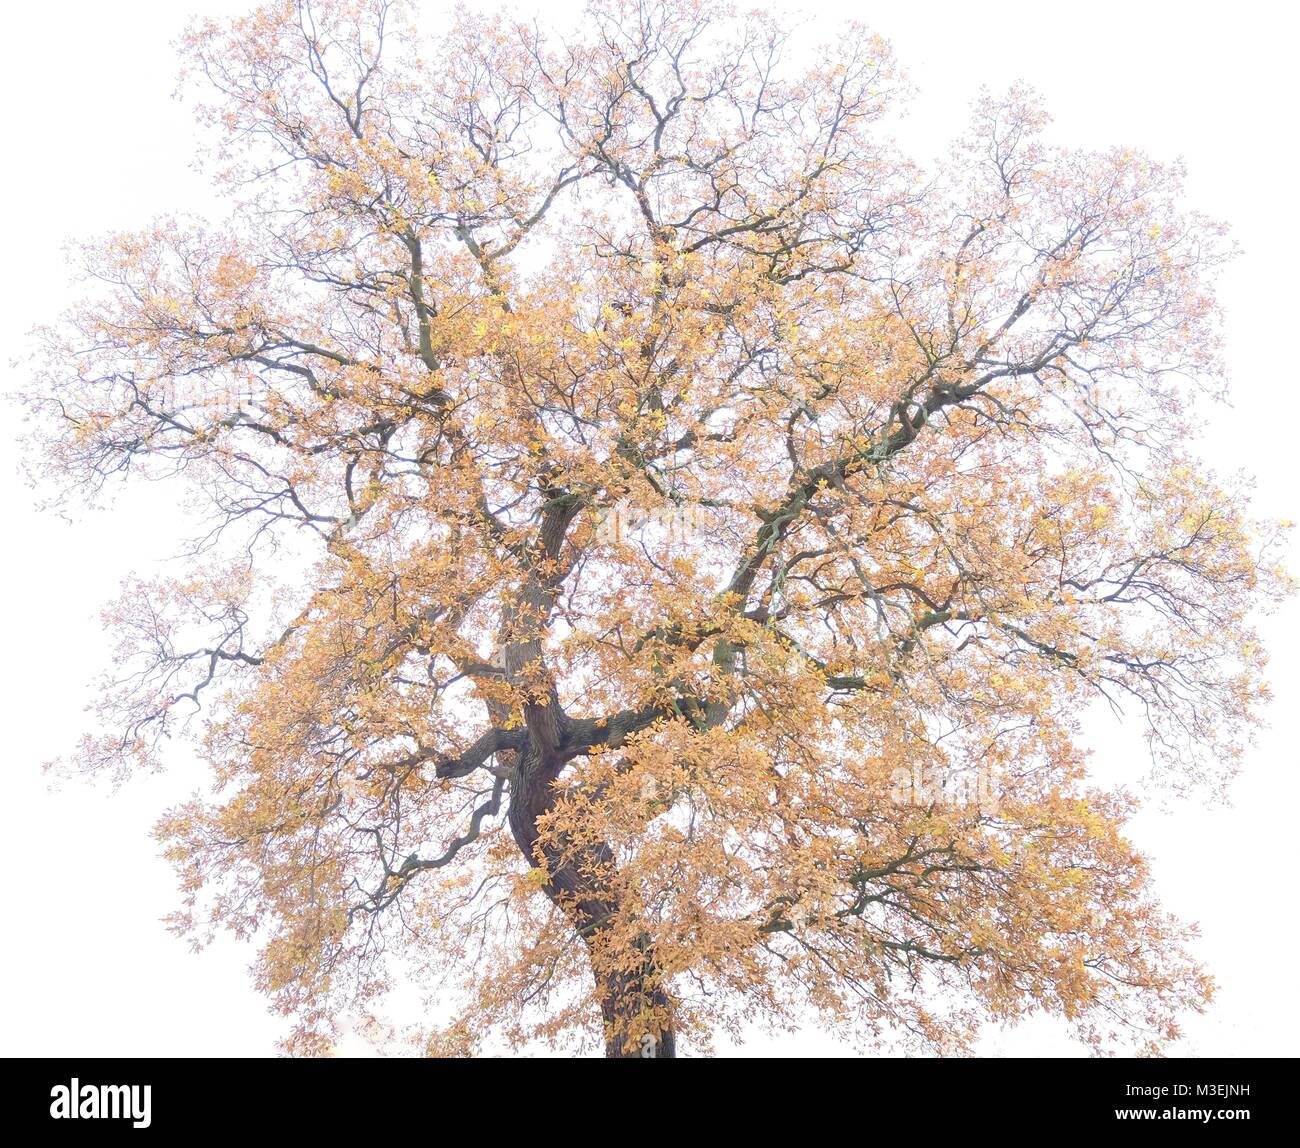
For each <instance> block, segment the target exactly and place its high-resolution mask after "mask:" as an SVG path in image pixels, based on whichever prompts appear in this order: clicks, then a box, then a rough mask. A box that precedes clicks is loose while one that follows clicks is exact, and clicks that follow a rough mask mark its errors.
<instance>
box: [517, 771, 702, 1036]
mask: <svg viewBox="0 0 1300 1148" xmlns="http://www.w3.org/2000/svg"><path fill="white" fill-rule="evenodd" d="M558 773H559V768H558V767H547V766H546V764H545V763H544V761H543V759H542V756H541V755H540V754H539V753H538V752H537V751H536V749H535V747H533V746H529V747H528V748H526V749H525V750H524V751H523V752H522V753H520V755H519V760H518V764H517V766H516V768H515V771H514V776H513V777H512V779H511V783H510V790H511V793H510V810H509V814H508V816H509V821H510V829H511V832H512V833H513V835H514V838H515V842H516V844H518V846H519V849H520V851H521V852H522V853H523V855H524V857H525V858H527V860H528V863H529V864H530V865H532V866H533V867H534V868H542V867H544V868H545V870H546V873H547V882H546V884H545V885H544V886H543V888H544V890H545V892H546V895H547V896H548V897H550V899H551V900H552V901H553V902H554V903H555V904H556V905H557V906H558V907H559V908H560V909H561V910H562V911H563V912H564V914H565V915H566V916H567V917H568V918H569V920H570V921H572V922H573V927H574V929H575V930H576V931H577V933H578V935H579V936H580V937H581V938H582V939H583V941H584V942H585V943H586V945H587V949H588V951H589V952H590V953H591V955H592V973H593V976H594V977H595V980H596V990H597V994H598V996H599V999H600V1011H601V1015H602V1017H603V1018H604V1021H605V1056H606V1057H610V1058H615V1059H630V1058H637V1057H639V1058H641V1059H645V1060H650V1059H656V1060H657V1059H660V1058H664V1057H674V1058H675V1057H676V1055H677V1041H676V1034H675V1033H674V1030H673V1025H672V1020H671V1017H672V1001H671V1000H670V999H669V997H668V994H667V993H666V992H665V991H664V989H663V987H662V985H661V984H660V983H659V970H658V967H657V966H656V963H655V956H654V947H653V945H652V944H651V942H650V938H649V937H648V936H647V937H644V938H642V942H641V951H642V953H643V954H644V961H643V963H642V966H641V968H640V970H639V971H635V972H630V973H629V972H618V973H612V974H609V973H603V972H602V971H601V970H600V968H599V957H598V955H597V951H598V947H599V942H600V935H601V933H602V932H603V931H604V930H605V929H606V928H607V927H608V924H609V922H610V921H612V920H614V919H615V918H616V916H617V914H618V913H619V904H618V899H617V897H616V896H615V895H614V893H613V891H612V888H611V884H610V881H609V876H610V875H611V874H612V873H613V870H614V854H613V850H611V849H610V847H609V846H608V845H607V844H606V843H605V842H603V841H601V842H598V843H596V844H595V845H591V846H587V847H584V848H583V849H582V850H581V852H580V853H579V854H578V855H577V856H576V857H575V856H574V855H573V853H572V852H571V851H570V852H568V853H566V851H564V850H562V849H558V848H556V847H555V846H554V845H547V844H544V845H543V846H542V847H541V849H540V850H539V849H538V831H537V819H538V817H539V816H541V815H542V814H543V813H546V812H549V811H550V809H551V808H552V807H553V805H554V803H555V789H554V785H553V782H554V781H555V777H556V776H557V775H558ZM539 852H540V853H541V855H542V856H541V857H540V858H539V856H538V853H539ZM647 1012H648V1013H650V1015H651V1016H654V1017H667V1018H668V1019H667V1020H664V1021H662V1022H661V1023H656V1024H654V1025H653V1026H652V1030H651V1031H646V1030H645V1028H644V1024H643V1022H642V1021H641V1018H643V1017H644V1016H645V1015H646V1014H647Z"/></svg>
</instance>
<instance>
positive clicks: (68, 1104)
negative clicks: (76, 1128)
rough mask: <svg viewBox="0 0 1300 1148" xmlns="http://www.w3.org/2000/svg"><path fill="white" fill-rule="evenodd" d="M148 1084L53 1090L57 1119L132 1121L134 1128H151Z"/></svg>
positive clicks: (61, 1086) (70, 1086)
mask: <svg viewBox="0 0 1300 1148" xmlns="http://www.w3.org/2000/svg"><path fill="white" fill-rule="evenodd" d="M150 1091H151V1086H150V1085H148V1084H82V1083H80V1081H78V1080H77V1078H76V1077H75V1076H74V1077H73V1078H72V1082H71V1083H70V1084H56V1085H55V1086H54V1087H53V1088H51V1089H50V1097H51V1099H52V1101H53V1102H52V1103H51V1104H50V1117H51V1118H52V1119H54V1120H130V1121H131V1127H133V1128H148V1127H149V1121H150V1116H149V1101H150Z"/></svg>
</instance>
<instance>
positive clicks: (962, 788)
mask: <svg viewBox="0 0 1300 1148" xmlns="http://www.w3.org/2000/svg"><path fill="white" fill-rule="evenodd" d="M889 782H890V789H889V796H890V797H891V799H892V800H893V801H894V803H895V804H897V805H919V806H926V807H929V806H932V805H937V806H942V807H947V808H954V809H979V810H980V812H981V813H992V812H994V811H995V810H996V809H997V807H998V803H999V795H1000V793H1001V788H1002V786H1001V778H1000V777H999V774H998V771H997V770H996V769H994V768H993V767H992V766H987V765H981V766H978V767H976V768H974V769H954V768H942V767H939V766H929V767H926V766H920V765H913V766H912V767H910V768H908V767H906V766H900V767H899V768H898V769H896V770H894V772H893V773H891V774H890V775H889Z"/></svg>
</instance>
